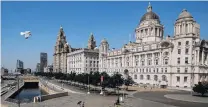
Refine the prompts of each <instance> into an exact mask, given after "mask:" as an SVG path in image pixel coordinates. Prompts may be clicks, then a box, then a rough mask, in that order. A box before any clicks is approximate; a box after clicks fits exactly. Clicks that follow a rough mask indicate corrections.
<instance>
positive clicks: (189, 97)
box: [164, 94, 208, 103]
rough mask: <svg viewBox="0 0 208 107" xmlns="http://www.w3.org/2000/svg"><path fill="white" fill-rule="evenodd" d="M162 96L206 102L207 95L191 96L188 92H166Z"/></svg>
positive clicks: (207, 99) (207, 101)
mask: <svg viewBox="0 0 208 107" xmlns="http://www.w3.org/2000/svg"><path fill="white" fill-rule="evenodd" d="M164 97H166V98H169V99H173V100H181V101H188V102H198V103H208V97H199V96H192V95H190V94H167V95H164Z"/></svg>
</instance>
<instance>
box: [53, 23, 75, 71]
mask: <svg viewBox="0 0 208 107" xmlns="http://www.w3.org/2000/svg"><path fill="white" fill-rule="evenodd" d="M69 52H71V48H70V45H69V44H68V43H67V41H66V36H65V34H64V30H63V28H62V27H60V30H59V33H58V37H57V41H56V45H55V47H54V55H53V56H54V61H53V71H54V72H62V73H66V70H67V63H66V60H67V59H66V56H67V53H69Z"/></svg>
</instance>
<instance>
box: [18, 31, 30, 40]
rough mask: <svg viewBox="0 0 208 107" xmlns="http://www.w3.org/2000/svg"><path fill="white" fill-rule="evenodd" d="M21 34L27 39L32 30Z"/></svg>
mask: <svg viewBox="0 0 208 107" xmlns="http://www.w3.org/2000/svg"><path fill="white" fill-rule="evenodd" d="M20 35H22V36H25V39H28V38H29V37H30V36H32V34H31V32H30V31H25V32H20Z"/></svg>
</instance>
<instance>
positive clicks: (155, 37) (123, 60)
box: [99, 4, 208, 89]
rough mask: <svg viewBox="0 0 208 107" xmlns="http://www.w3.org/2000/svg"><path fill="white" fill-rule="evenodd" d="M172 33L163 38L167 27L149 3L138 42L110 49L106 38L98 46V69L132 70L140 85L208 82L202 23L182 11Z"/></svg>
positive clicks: (207, 43)
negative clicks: (201, 35) (201, 30)
mask: <svg viewBox="0 0 208 107" xmlns="http://www.w3.org/2000/svg"><path fill="white" fill-rule="evenodd" d="M173 30H174V34H173V36H166V38H164V26H163V25H162V24H161V21H160V18H159V16H158V15H157V14H156V13H154V12H153V10H152V6H151V5H150V4H149V6H148V8H147V12H146V13H145V14H144V15H143V16H142V18H141V20H140V23H139V25H138V26H137V27H136V29H135V42H129V43H128V44H125V45H124V46H123V47H122V48H121V49H114V50H110V49H109V44H108V42H107V40H106V39H103V40H102V41H101V43H100V46H99V71H100V72H103V71H105V72H107V73H109V74H113V73H115V72H119V73H121V74H123V73H124V70H125V69H127V70H128V71H129V75H130V76H131V77H132V78H133V80H134V81H135V82H137V83H140V84H150V85H153V86H163V87H172V88H184V89H191V87H192V86H193V85H194V84H197V83H198V82H199V81H208V58H207V56H208V41H206V40H201V39H200V25H199V24H198V23H197V22H196V21H195V20H194V18H193V16H192V15H191V14H190V13H189V12H188V11H187V10H185V9H184V10H183V11H182V12H181V13H180V14H179V17H178V18H177V20H176V21H175V23H174V28H173Z"/></svg>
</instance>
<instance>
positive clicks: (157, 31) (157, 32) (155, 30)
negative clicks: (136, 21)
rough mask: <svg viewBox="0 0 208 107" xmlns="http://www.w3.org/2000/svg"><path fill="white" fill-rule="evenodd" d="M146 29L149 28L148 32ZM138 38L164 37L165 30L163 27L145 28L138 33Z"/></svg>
mask: <svg viewBox="0 0 208 107" xmlns="http://www.w3.org/2000/svg"><path fill="white" fill-rule="evenodd" d="M146 30H147V34H146ZM137 35H138V38H142V37H145V36H151V35H152V36H159V37H162V35H163V30H162V28H159V27H153V28H144V29H140V30H139V31H138V33H137Z"/></svg>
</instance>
